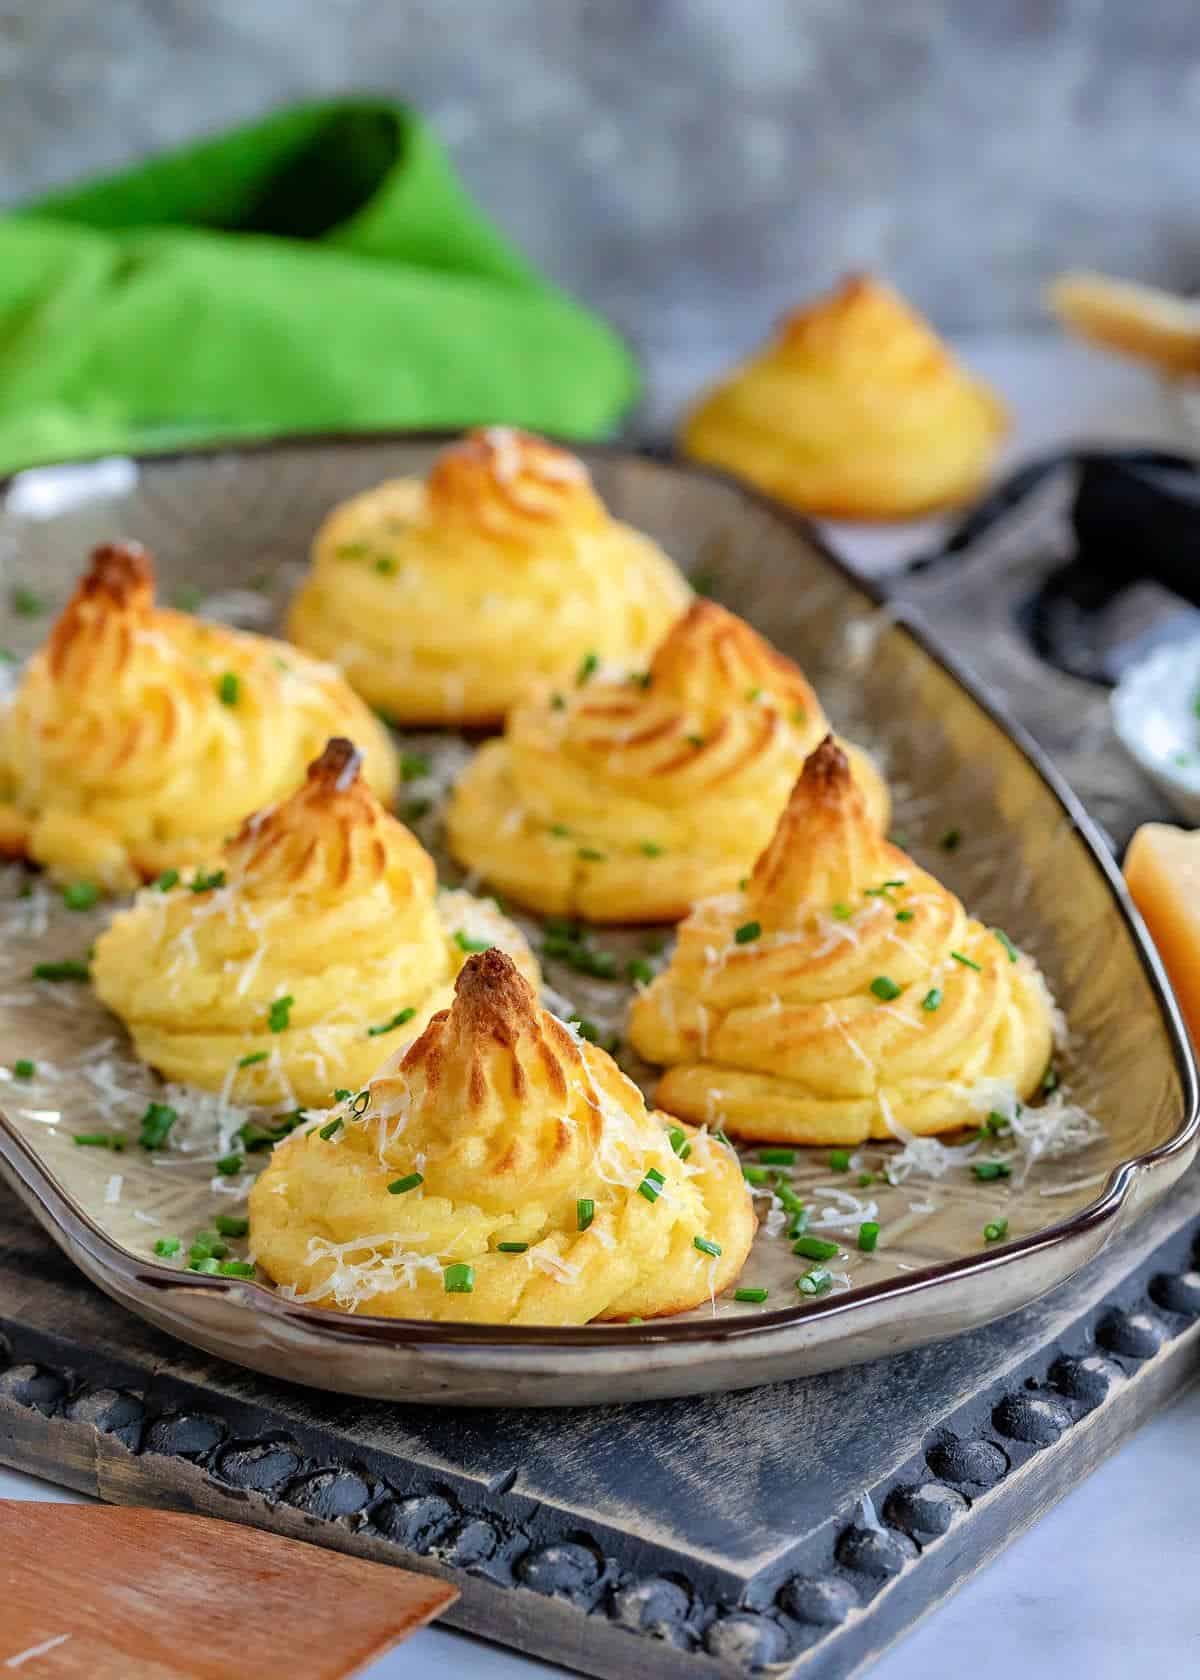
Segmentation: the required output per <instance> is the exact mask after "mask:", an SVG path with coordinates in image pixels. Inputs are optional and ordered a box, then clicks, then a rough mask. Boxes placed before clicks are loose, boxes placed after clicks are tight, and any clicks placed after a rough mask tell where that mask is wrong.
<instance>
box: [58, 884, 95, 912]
mask: <svg viewBox="0 0 1200 1680" xmlns="http://www.w3.org/2000/svg"><path fill="white" fill-rule="evenodd" d="M99 897H100V888H99V887H98V886H97V885H96V883H95V882H94V881H71V882H69V883H68V884H67V885H66V886H65V887H64V888H63V903H64V904H65V905H66V907H67V909H68V910H90V909H91V908H92V906H93V905H94V904H95V903H96V902H97V900H98V899H99Z"/></svg>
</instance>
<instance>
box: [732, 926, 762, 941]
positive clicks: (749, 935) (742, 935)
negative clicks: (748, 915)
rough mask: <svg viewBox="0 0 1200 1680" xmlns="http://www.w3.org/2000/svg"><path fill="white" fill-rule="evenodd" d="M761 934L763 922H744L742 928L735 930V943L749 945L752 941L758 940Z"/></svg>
mask: <svg viewBox="0 0 1200 1680" xmlns="http://www.w3.org/2000/svg"><path fill="white" fill-rule="evenodd" d="M761 932H762V923H761V922H743V923H742V925H741V927H740V928H735V929H734V930H733V938H734V942H735V944H738V945H749V944H750V943H751V941H752V940H755V939H757V938H758V936H759V934H760V933H761Z"/></svg>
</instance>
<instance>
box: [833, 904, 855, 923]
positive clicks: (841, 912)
mask: <svg viewBox="0 0 1200 1680" xmlns="http://www.w3.org/2000/svg"><path fill="white" fill-rule="evenodd" d="M853 914H854V911H853V910H852V909H851V908H850V906H849V905H848V904H835V905H834V906H833V917H834V920H835V921H838V922H848V921H849V920H850V918H851V916H853Z"/></svg>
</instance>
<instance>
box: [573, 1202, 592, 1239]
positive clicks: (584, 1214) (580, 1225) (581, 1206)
mask: <svg viewBox="0 0 1200 1680" xmlns="http://www.w3.org/2000/svg"><path fill="white" fill-rule="evenodd" d="M595 1217H596V1204H595V1202H594V1201H593V1200H592V1198H591V1197H590V1196H580V1197H579V1199H578V1201H577V1202H576V1203H575V1229H576V1230H577V1231H586V1230H587V1228H588V1226H589V1225H590V1224H591V1223H592V1220H593V1219H595Z"/></svg>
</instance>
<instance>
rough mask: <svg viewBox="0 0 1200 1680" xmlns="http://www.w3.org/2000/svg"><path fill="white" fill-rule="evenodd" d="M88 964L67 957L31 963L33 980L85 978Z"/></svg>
mask: <svg viewBox="0 0 1200 1680" xmlns="http://www.w3.org/2000/svg"><path fill="white" fill-rule="evenodd" d="M88 973H89V970H88V965H87V964H86V963H85V962H76V961H74V960H73V959H71V958H69V957H68V958H67V959H66V961H64V962H40V963H34V965H33V978H34V979H35V980H86V979H87V978H88Z"/></svg>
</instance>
